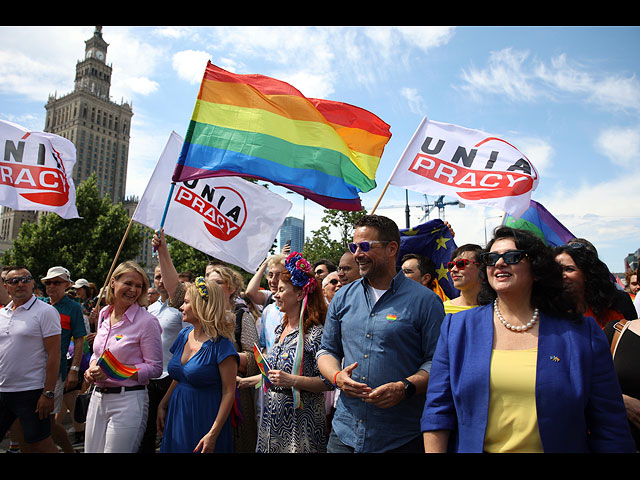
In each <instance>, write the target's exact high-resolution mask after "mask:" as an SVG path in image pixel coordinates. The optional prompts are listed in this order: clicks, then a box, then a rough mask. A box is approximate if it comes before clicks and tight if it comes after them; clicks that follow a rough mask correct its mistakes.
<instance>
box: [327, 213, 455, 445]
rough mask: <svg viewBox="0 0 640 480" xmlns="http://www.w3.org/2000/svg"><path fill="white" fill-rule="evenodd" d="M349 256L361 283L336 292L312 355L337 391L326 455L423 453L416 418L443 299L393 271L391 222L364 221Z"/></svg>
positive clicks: (395, 235)
mask: <svg viewBox="0 0 640 480" xmlns="http://www.w3.org/2000/svg"><path fill="white" fill-rule="evenodd" d="M355 227H356V229H355V231H354V235H353V242H354V243H352V244H350V246H349V248H350V249H351V250H352V251H353V253H354V257H355V260H356V262H357V264H358V268H359V270H360V274H361V276H362V278H361V279H359V280H356V281H354V282H352V283H349V284H348V285H345V286H344V287H342V288H341V289H340V290H338V292H336V294H335V296H334V297H333V300H332V302H331V304H330V306H329V311H328V313H327V319H326V322H325V325H324V333H323V336H322V346H321V350H320V351H319V352H318V354H317V358H318V366H319V368H320V372H321V373H322V375H323V376H324V377H325V378H327V379H330V380H331V381H332V382H333V383H334V384H335V385H336V387H337V388H339V389H340V396H339V399H338V404H337V407H336V412H335V415H334V417H333V422H332V429H331V435H330V438H329V444H328V446H327V450H328V451H329V452H330V453H334V452H400V451H402V452H411V451H413V452H420V451H424V449H423V446H422V434H421V431H420V417H421V415H422V409H423V407H424V402H425V394H426V391H427V381H428V380H429V370H430V368H431V359H432V357H433V352H434V350H435V347H436V343H437V341H438V336H439V334H440V325H441V323H442V320H443V318H444V307H443V304H442V300H440V298H439V297H438V296H437V295H436V294H435V293H433V292H432V291H431V290H429V289H428V288H427V287H425V286H424V285H421V284H419V283H418V282H415V281H413V280H410V279H408V278H406V277H405V276H404V274H403V273H402V272H399V273H396V257H397V254H398V249H399V246H400V233H399V231H398V227H397V225H396V224H395V223H394V222H393V221H392V220H390V219H388V218H386V217H382V216H378V215H367V216H364V217H362V218H361V219H360V220H358V222H357V223H356V225H355Z"/></svg>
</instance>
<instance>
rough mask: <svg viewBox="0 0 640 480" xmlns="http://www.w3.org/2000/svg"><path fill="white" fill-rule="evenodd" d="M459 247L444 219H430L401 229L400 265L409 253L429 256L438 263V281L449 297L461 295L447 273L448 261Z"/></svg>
mask: <svg viewBox="0 0 640 480" xmlns="http://www.w3.org/2000/svg"><path fill="white" fill-rule="evenodd" d="M456 248H457V246H456V243H455V242H454V240H453V237H452V236H451V232H450V231H449V228H448V227H447V226H446V225H445V224H444V222H443V221H442V220H440V219H439V218H438V219H435V220H430V221H428V222H427V223H423V224H422V225H419V226H417V227H411V228H406V229H402V230H400V251H399V252H398V267H400V262H401V260H402V257H403V256H404V255H406V254H408V253H417V254H418V255H424V256H425V257H429V258H430V259H431V260H432V261H433V263H434V264H435V265H436V275H437V277H438V283H439V284H440V287H441V288H442V290H443V291H444V293H445V294H446V295H447V297H449V298H455V297H457V296H459V295H460V292H459V291H458V289H457V288H455V287H454V286H453V283H452V282H451V280H450V279H449V275H447V273H448V270H447V262H449V261H450V260H451V254H452V253H453V251H454V250H455V249H456Z"/></svg>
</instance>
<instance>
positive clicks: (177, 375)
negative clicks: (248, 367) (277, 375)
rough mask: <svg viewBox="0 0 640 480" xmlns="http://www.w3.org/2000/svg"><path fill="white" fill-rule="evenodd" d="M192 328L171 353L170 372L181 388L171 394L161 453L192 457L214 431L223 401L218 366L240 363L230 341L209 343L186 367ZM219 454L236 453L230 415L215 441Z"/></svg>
mask: <svg viewBox="0 0 640 480" xmlns="http://www.w3.org/2000/svg"><path fill="white" fill-rule="evenodd" d="M191 330H193V325H190V326H188V327H185V328H183V329H182V330H181V331H180V333H179V334H178V337H177V338H176V341H175V342H174V343H173V346H172V347H171V349H170V351H171V353H172V354H173V356H172V357H171V360H169V365H168V372H169V375H170V376H171V378H172V379H174V380H176V381H177V382H178V385H177V386H176V388H175V389H174V390H173V393H172V394H171V400H170V401H169V408H168V410H167V418H166V420H165V428H164V433H163V434H162V445H161V447H160V452H162V453H191V452H193V450H194V449H195V448H196V446H197V445H198V442H199V441H200V439H201V438H202V437H204V436H205V434H206V433H207V432H208V431H209V430H210V429H211V426H212V425H213V422H214V421H215V419H216V416H217V415H218V408H219V407H220V401H221V400H222V380H221V378H220V371H219V370H218V365H219V364H220V363H221V362H222V361H223V360H224V359H226V358H227V357H229V356H232V355H233V356H235V357H236V359H238V358H239V357H238V354H237V352H236V349H235V347H234V346H233V343H232V341H231V340H229V339H228V338H224V337H218V339H217V340H215V341H214V340H207V341H206V342H204V343H203V344H202V347H201V348H200V350H198V352H196V354H195V355H194V356H193V357H191V358H190V359H189V360H188V361H187V363H185V364H184V365H182V361H181V359H182V352H183V350H184V346H185V344H186V343H187V336H188V335H189V332H191ZM215 452H216V453H226V452H233V429H232V426H231V415H229V417H228V418H227V421H226V423H225V425H224V427H223V428H222V431H221V432H220V435H219V436H218V438H217V440H216V447H215Z"/></svg>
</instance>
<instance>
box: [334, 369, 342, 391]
mask: <svg viewBox="0 0 640 480" xmlns="http://www.w3.org/2000/svg"><path fill="white" fill-rule="evenodd" d="M341 371H342V370H338V371H337V372H336V374H335V375H334V376H333V386H334V387H336V388H338V384H337V383H336V380H337V378H338V374H339V373H340V372H341Z"/></svg>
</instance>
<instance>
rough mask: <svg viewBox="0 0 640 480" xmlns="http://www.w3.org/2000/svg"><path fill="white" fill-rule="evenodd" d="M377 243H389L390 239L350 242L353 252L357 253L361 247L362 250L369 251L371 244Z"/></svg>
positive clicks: (350, 248)
mask: <svg viewBox="0 0 640 480" xmlns="http://www.w3.org/2000/svg"><path fill="white" fill-rule="evenodd" d="M376 243H389V241H388V240H371V241H370V242H360V243H350V244H349V250H350V251H351V253H356V251H357V250H358V248H359V249H360V251H361V252H368V251H369V250H371V245H374V244H376Z"/></svg>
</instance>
